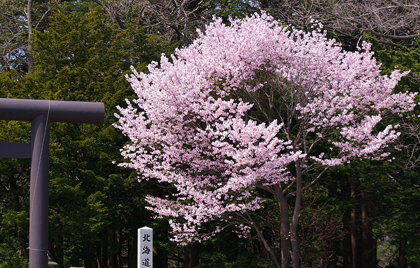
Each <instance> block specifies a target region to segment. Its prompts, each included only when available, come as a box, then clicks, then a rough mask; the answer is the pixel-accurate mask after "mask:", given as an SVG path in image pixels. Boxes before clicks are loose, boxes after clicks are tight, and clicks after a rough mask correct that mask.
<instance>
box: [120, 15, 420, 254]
mask: <svg viewBox="0 0 420 268" xmlns="http://www.w3.org/2000/svg"><path fill="white" fill-rule="evenodd" d="M320 28H321V26H319V28H318V29H315V30H314V31H312V32H308V33H306V32H303V31H299V30H296V29H293V28H291V27H283V26H281V25H280V24H279V22H278V21H276V20H274V19H273V18H272V17H270V16H269V15H267V14H265V13H262V15H257V14H255V15H253V16H251V17H248V18H246V19H244V20H231V25H230V26H226V25H224V24H223V23H222V20H221V19H215V21H214V22H213V23H212V24H210V25H208V27H207V28H206V31H205V32H199V37H198V38H197V39H196V40H195V41H194V42H193V43H192V44H191V45H189V46H188V47H185V48H182V49H178V50H177V51H176V52H175V55H172V56H171V57H170V58H167V57H166V56H164V55H162V58H161V60H160V62H159V63H156V62H154V63H152V64H150V65H149V73H147V74H146V73H137V72H136V71H135V69H134V68H133V75H131V76H128V77H127V79H128V81H129V82H130V83H131V86H132V88H133V90H134V91H135V93H136V94H137V97H138V98H137V99H135V100H133V101H127V106H126V107H125V108H124V107H118V109H119V111H120V114H118V115H116V116H117V118H118V119H119V124H118V125H116V127H117V128H119V129H120V130H121V131H122V133H123V134H124V135H126V136H127V137H128V138H129V139H130V141H131V142H130V143H129V144H127V145H126V146H124V148H123V149H122V152H121V153H122V155H123V156H124V157H125V158H126V159H127V162H125V163H121V164H120V165H121V166H124V167H127V168H132V169H135V170H137V171H138V173H139V176H140V178H141V179H145V180H148V179H156V180H158V181H159V182H167V183H171V184H172V185H173V186H174V187H175V188H176V190H177V193H176V194H175V195H174V196H173V198H171V199H163V198H158V197H152V196H149V197H147V202H148V203H149V204H150V207H149V209H150V210H152V211H154V212H155V213H156V214H157V215H158V216H159V217H169V218H170V222H169V223H170V226H171V227H172V231H173V233H174V237H173V239H174V241H177V242H180V243H189V242H192V241H194V240H198V241H202V240H205V239H208V238H209V237H211V236H212V235H214V234H215V233H217V232H219V231H221V230H223V229H224V228H225V227H226V226H228V225H230V223H231V222H236V223H235V224H236V226H237V227H238V231H239V232H240V233H241V235H244V236H246V235H247V233H248V232H249V228H250V227H252V228H256V230H257V231H258V226H256V225H255V224H254V221H252V219H251V217H250V216H249V214H248V213H247V212H249V211H256V210H259V209H261V208H262V207H263V206H264V199H263V198H261V197H258V195H257V194H256V193H255V192H254V190H255V189H256V188H258V189H262V190H267V191H268V192H270V193H272V194H273V195H274V196H275V197H276V198H278V200H279V204H281V202H284V201H281V200H280V199H281V198H280V197H282V196H283V197H286V199H287V197H289V196H290V195H289V194H288V192H287V191H289V190H290V189H291V187H290V186H291V185H292V184H295V185H296V186H297V191H296V192H294V193H293V195H294V196H295V197H296V201H295V211H294V216H293V218H292V222H291V225H290V227H289V226H288V227H287V228H290V234H291V237H292V238H295V239H294V240H293V239H292V241H296V239H297V237H296V228H297V220H298V218H299V213H300V206H301V204H300V199H301V194H302V192H303V191H304V190H305V189H306V188H307V187H310V186H312V185H314V184H315V182H316V180H318V179H319V178H320V177H321V175H322V174H323V173H324V172H325V170H326V169H327V168H328V167H330V166H336V165H342V164H345V163H347V162H349V161H352V160H354V159H364V158H369V159H377V160H379V159H383V158H384V157H386V156H387V155H388V153H387V152H386V151H384V149H385V148H386V147H387V146H389V144H391V143H392V142H393V141H395V139H396V138H397V137H398V135H399V133H398V132H397V131H396V130H395V128H394V126H392V125H389V126H386V127H384V128H382V129H379V128H378V124H379V123H380V122H382V120H383V118H384V117H385V116H387V115H388V114H390V113H394V114H398V115H402V114H403V113H406V112H410V111H412V110H413V108H414V106H415V104H414V101H413V100H414V97H415V94H413V93H398V94H393V93H392V92H393V90H394V88H395V86H396V85H397V83H398V81H399V80H400V79H401V77H403V76H404V75H406V74H407V73H406V72H403V73H401V72H400V71H399V70H395V71H394V72H393V73H392V75H391V76H389V77H388V76H383V75H381V74H380V69H379V67H380V66H379V65H378V64H377V62H376V60H375V58H374V57H373V52H372V51H371V50H370V44H367V43H364V44H363V45H362V48H361V49H360V50H359V51H357V52H346V51H343V49H342V47H341V46H340V44H339V43H337V42H336V41H335V40H329V39H327V37H326V32H323V31H322V30H320ZM256 114H257V115H256ZM321 141H322V142H323V144H324V147H323V150H322V148H320V147H319V145H318V144H319V143H320V142H321ZM325 144H327V145H326V146H325ZM315 148H316V150H315ZM320 150H321V151H320ZM291 168H293V170H291ZM320 170H321V171H320ZM292 171H293V172H292ZM309 172H318V173H317V174H318V175H317V174H315V176H311V177H312V178H316V179H315V180H313V181H306V177H305V176H306V174H307V173H309ZM287 182H289V183H288V184H286V183H287ZM282 200H283V199H282ZM296 213H298V214H296ZM283 216H284V215H283ZM210 221H211V222H216V223H218V227H217V228H216V229H214V230H212V231H208V230H207V229H205V228H203V225H205V223H207V222H210ZM288 243H290V242H288ZM291 247H292V249H293V252H294V253H293V254H296V253H295V252H296V249H297V242H296V244H293V242H292V243H291ZM285 252H287V251H285ZM287 254H289V253H287ZM294 258H296V255H294ZM296 259H298V258H296Z"/></svg>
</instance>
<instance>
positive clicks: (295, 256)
mask: <svg viewBox="0 0 420 268" xmlns="http://www.w3.org/2000/svg"><path fill="white" fill-rule="evenodd" d="M296 186H297V189H296V199H295V208H294V211H293V217H292V224H291V226H290V240H291V241H290V243H291V245H292V264H293V268H299V267H300V264H299V243H298V238H297V228H298V222H299V217H300V209H301V206H302V191H303V188H302V168H301V161H297V162H296Z"/></svg>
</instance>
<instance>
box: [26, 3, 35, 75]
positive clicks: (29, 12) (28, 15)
mask: <svg viewBox="0 0 420 268" xmlns="http://www.w3.org/2000/svg"><path fill="white" fill-rule="evenodd" d="M26 19H27V21H28V24H27V25H28V49H27V51H26V53H27V54H26V59H27V62H28V72H29V69H30V68H31V67H32V65H33V58H32V54H31V53H30V50H31V35H32V0H28V5H27V11H26Z"/></svg>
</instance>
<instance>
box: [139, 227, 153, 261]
mask: <svg viewBox="0 0 420 268" xmlns="http://www.w3.org/2000/svg"><path fill="white" fill-rule="evenodd" d="M137 235H138V241H137V245H138V248H137V267H138V268H151V267H153V229H152V228H149V227H142V228H139V229H138V230H137Z"/></svg>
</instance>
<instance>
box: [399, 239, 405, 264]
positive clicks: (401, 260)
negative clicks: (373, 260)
mask: <svg viewBox="0 0 420 268" xmlns="http://www.w3.org/2000/svg"><path fill="white" fill-rule="evenodd" d="M406 246H407V240H406V239H403V240H401V241H400V246H399V248H398V268H406V267H407V259H406V258H405V247H406Z"/></svg>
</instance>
